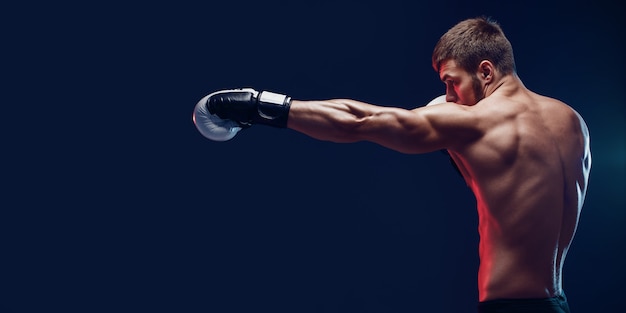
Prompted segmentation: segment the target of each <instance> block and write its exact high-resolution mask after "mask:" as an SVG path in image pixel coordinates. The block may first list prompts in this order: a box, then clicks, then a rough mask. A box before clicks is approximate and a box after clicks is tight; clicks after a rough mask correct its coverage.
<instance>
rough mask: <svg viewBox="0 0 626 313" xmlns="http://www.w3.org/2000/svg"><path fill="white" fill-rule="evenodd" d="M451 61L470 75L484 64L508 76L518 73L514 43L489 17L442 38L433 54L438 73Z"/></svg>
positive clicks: (467, 22)
mask: <svg viewBox="0 0 626 313" xmlns="http://www.w3.org/2000/svg"><path fill="white" fill-rule="evenodd" d="M448 60H454V61H455V62H456V63H457V64H458V65H459V66H460V67H461V68H462V69H464V70H465V71H467V72H474V71H476V69H477V68H478V65H479V64H480V62H481V61H482V60H489V61H491V62H492V63H493V64H494V66H495V67H496V68H497V69H498V70H499V71H501V72H503V73H504V74H505V75H506V74H511V73H513V72H515V59H514V58H513V47H512V46H511V43H510V42H509V40H508V39H507V38H506V36H505V35H504V32H503V31H502V28H501V27H500V25H499V24H498V23H497V22H496V21H494V20H492V19H491V18H487V17H477V18H472V19H467V20H464V21H461V22H459V23H458V24H456V25H455V26H454V27H452V28H450V30H448V31H447V32H446V33H445V34H443V36H441V38H440V39H439V42H437V45H435V49H434V51H433V57H432V62H433V68H434V69H435V71H437V72H439V68H440V66H441V63H443V62H445V61H448Z"/></svg>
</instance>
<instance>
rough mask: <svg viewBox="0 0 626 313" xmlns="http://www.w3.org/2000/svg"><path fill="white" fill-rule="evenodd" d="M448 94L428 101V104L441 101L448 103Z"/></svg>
mask: <svg viewBox="0 0 626 313" xmlns="http://www.w3.org/2000/svg"><path fill="white" fill-rule="evenodd" d="M446 102H447V101H446V95H441V96H439V97H437V98H435V99H432V100H430V102H428V104H427V105H426V106H429V105H435V104H440V103H446Z"/></svg>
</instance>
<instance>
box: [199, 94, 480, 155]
mask: <svg viewBox="0 0 626 313" xmlns="http://www.w3.org/2000/svg"><path fill="white" fill-rule="evenodd" d="M205 98H206V97H205ZM195 114H200V115H208V116H219V118H221V119H223V120H225V121H236V122H237V123H239V124H240V125H241V126H242V127H246V126H249V125H252V124H265V125H270V126H274V127H281V128H284V127H288V128H291V129H293V130H296V131H299V132H302V133H304V134H306V135H309V136H311V137H313V138H316V139H320V140H326V141H333V142H357V141H370V142H374V143H377V144H379V145H382V146H384V147H387V148H390V149H393V150H396V151H399V152H403V153H425V152H430V151H435V150H440V149H444V148H449V147H453V146H454V145H455V144H456V143H457V142H467V139H468V138H467V137H468V136H469V135H472V136H474V135H475V133H474V132H473V131H472V127H473V125H475V123H473V121H472V114H471V113H469V112H468V111H467V110H466V109H464V108H462V107H461V106H458V105H454V104H441V105H436V106H429V107H423V108H418V109H414V110H406V109H402V108H393V107H383V106H376V105H371V104H367V103H364V102H359V101H355V100H348V99H334V100H325V101H297V100H291V98H290V97H287V96H285V95H280V94H274V93H268V92H257V91H255V90H253V89H234V90H225V91H220V92H216V93H213V94H212V95H210V96H208V98H207V99H206V100H204V99H203V100H201V102H199V103H198V105H197V107H196V112H195ZM194 120H195V119H194ZM209 120H210V121H209V122H208V123H207V124H208V126H207V125H204V126H203V125H199V124H198V123H197V124H196V126H198V127H199V129H200V128H203V127H204V128H207V127H214V126H215V122H214V121H213V120H211V119H209ZM218 122H219V121H218ZM218 126H219V125H218Z"/></svg>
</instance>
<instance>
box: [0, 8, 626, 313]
mask: <svg viewBox="0 0 626 313" xmlns="http://www.w3.org/2000/svg"><path fill="white" fill-rule="evenodd" d="M575 3H576V2H574V3H572V2H570V1H560V2H552V1H505V2H500V1H480V2H475V3H472V2H470V1H445V0H444V1H422V2H419V3H418V1H397V0H388V1H378V2H372V1H317V2H315V3H314V2H311V3H306V4H304V3H298V4H296V3H295V2H292V1H231V2H224V3H220V4H214V3H211V2H208V1H207V2H206V3H203V4H199V2H191V3H188V2H182V1H176V2H174V1H172V2H164V1H158V2H145V3H138V2H132V1H129V2H125V3H114V2H97V3H89V4H87V3H85V2H79V3H71V2H54V3H52V2H48V3H43V4H41V3H40V4H38V3H34V2H28V3H23V4H20V5H19V6H18V5H7V6H6V7H5V8H4V9H3V10H2V13H0V14H2V16H3V18H2V22H1V23H2V25H3V39H2V40H3V44H2V50H3V55H4V57H3V60H2V61H3V62H2V64H3V70H2V73H3V75H2V76H3V80H4V82H3V86H2V89H3V92H2V114H1V115H0V116H1V118H2V123H1V124H2V141H3V142H2V144H3V149H2V155H3V162H2V176H1V177H2V180H3V188H2V202H1V208H0V212H1V216H0V223H1V225H0V226H1V227H0V232H1V233H0V235H1V236H0V243H1V247H0V249H1V250H0V260H1V261H0V262H1V263H0V264H1V267H0V286H1V288H2V290H1V293H0V308H2V310H3V311H7V312H51V311H58V312H461V313H463V312H473V311H474V308H475V303H476V299H477V291H476V270H477V266H478V259H477V241H478V235H477V218H476V211H475V200H474V197H473V195H472V194H471V193H470V191H469V190H468V189H467V188H466V187H465V185H464V183H463V181H462V179H461V178H460V177H458V176H457V174H456V173H455V172H454V170H453V169H452V168H451V167H450V166H449V163H448V161H447V160H446V158H445V157H444V156H443V155H442V154H439V153H430V154H424V155H404V154H400V153H397V152H394V151H390V150H387V149H384V148H382V147H380V146H377V145H374V144H371V143H355V144H333V143H328V142H321V141H316V140H314V139H311V138H309V137H307V136H305V135H302V134H299V133H296V132H294V131H291V130H281V129H274V128H270V127H265V126H254V127H253V128H251V129H248V130H245V131H243V132H241V133H239V134H238V135H237V137H235V138H234V139H233V140H231V141H228V142H221V143H219V142H212V141H209V140H208V139H205V138H204V137H202V136H201V135H200V133H198V132H197V131H196V129H195V127H194V125H193V123H192V121H191V113H192V111H193V107H194V105H195V104H196V102H197V101H198V100H199V99H200V98H201V97H203V96H204V95H206V94H208V93H210V92H213V91H216V90H220V89H225V88H237V87H253V88H256V89H258V90H271V91H274V92H280V93H286V94H289V95H291V96H292V97H293V98H295V99H302V100H313V99H330V98H351V99H356V100H360V101H365V102H369V103H374V104H379V105H387V106H399V107H404V108H414V107H416V106H421V105H424V104H425V103H427V102H428V101H429V100H430V99H432V98H434V97H436V96H438V95H440V94H442V93H443V92H444V88H443V84H441V82H440V81H439V80H438V77H437V75H436V73H435V72H434V71H433V70H432V68H431V65H430V55H431V52H432V48H433V47H434V45H435V43H436V41H437V39H438V38H439V36H441V35H442V34H443V33H444V32H445V31H446V30H447V29H448V28H450V27H451V26H453V25H454V24H455V23H457V22H459V21H460V20H462V19H465V18H469V17H475V16H479V15H488V16H492V17H493V18H495V19H496V20H498V21H499V22H500V23H501V25H502V27H503V29H504V31H505V32H506V34H507V36H508V38H509V39H510V41H511V42H512V44H513V47H514V49H515V56H516V61H517V66H518V74H519V76H520V77H521V78H522V80H523V81H524V83H525V84H526V86H527V87H528V88H530V89H532V90H534V91H536V92H538V93H541V94H545V95H548V96H552V97H555V98H558V99H561V100H563V101H565V102H567V103H568V104H570V105H571V106H572V107H574V108H575V109H576V110H578V111H579V112H580V113H581V114H582V115H583V116H584V117H585V119H586V120H587V122H588V124H589V128H590V130H591V136H592V148H593V162H594V163H593V169H592V173H591V180H590V185H589V192H588V198H587V202H586V205H585V208H584V210H583V212H582V216H581V222H580V225H579V229H578V234H577V236H576V238H575V241H574V243H573V245H572V248H571V250H570V253H569V256H568V259H567V262H566V265H565V274H564V275H565V276H564V287H565V290H566V292H567V295H568V297H569V299H570V304H571V307H572V311H573V312H607V311H611V309H616V308H618V307H621V306H622V305H621V303H622V302H623V299H622V297H623V294H624V291H625V288H624V281H625V278H626V277H625V273H626V268H625V267H624V262H623V259H622V258H621V256H622V255H623V254H624V252H625V250H626V244H625V241H624V240H625V230H624V226H625V222H626V213H625V209H626V205H625V196H624V192H625V188H624V179H625V178H626V177H625V176H626V175H624V174H625V153H624V151H625V142H626V138H625V126H624V125H625V119H626V116H625V102H624V85H625V79H624V69H625V66H624V29H625V28H624V18H625V16H624V11H623V9H622V8H621V6H620V5H619V3H617V2H616V1H593V2H589V3H588V4H585V5H581V4H575Z"/></svg>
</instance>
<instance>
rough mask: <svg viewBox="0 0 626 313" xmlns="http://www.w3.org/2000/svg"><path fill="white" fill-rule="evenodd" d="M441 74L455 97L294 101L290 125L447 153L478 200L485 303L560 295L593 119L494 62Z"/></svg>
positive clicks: (323, 136)
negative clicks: (387, 103) (387, 102)
mask: <svg viewBox="0 0 626 313" xmlns="http://www.w3.org/2000/svg"><path fill="white" fill-rule="evenodd" d="M439 74H440V78H441V79H442V81H443V82H444V83H445V84H446V100H447V101H448V103H444V104H438V105H434V106H427V107H420V108H417V109H414V110H405V109H401V108H391V107H381V106H376V105H371V104H367V103H363V102H358V101H354V100H347V99H336V100H327V101H295V100H294V101H292V105H291V110H290V112H289V119H288V121H289V122H288V123H289V124H288V127H289V128H291V129H294V130H297V131H299V132H302V133H305V134H307V135H309V136H311V137H313V138H317V139H320V140H327V141H333V142H356V141H371V142H374V143H377V144H380V145H382V146H384V147H387V148H390V149H393V150H396V151H399V152H402V153H411V154H414V153H426V152H431V151H436V150H440V149H447V150H448V151H449V152H450V155H451V156H452V158H453V159H454V160H455V162H456V163H457V165H458V166H459V169H460V171H461V173H462V174H463V176H464V178H465V180H466V182H467V184H468V186H469V187H470V188H471V189H472V191H473V192H474V194H475V196H476V201H477V211H478V217H479V234H480V244H479V256H480V267H479V272H478V290H479V301H486V300H493V299H515V298H546V297H553V296H557V295H561V294H562V269H563V262H564V260H565V256H566V254H567V250H568V248H569V246H570V243H571V241H572V238H573V237H574V233H575V232H576V227H577V224H578V218H579V214H580V211H581V209H582V204H583V201H584V198H585V193H586V189H587V180H588V175H589V170H590V167H591V154H590V150H589V134H588V131H587V127H586V125H585V123H584V121H583V120H582V118H580V116H579V115H578V114H577V113H576V112H575V111H574V110H572V109H571V108H570V107H569V106H567V105H566V104H564V103H562V102H560V101H558V100H555V99H551V98H548V97H544V96H541V95H538V94H536V93H534V92H532V91H530V90H528V89H527V88H526V87H525V86H524V84H523V83H522V81H521V80H520V79H519V77H518V76H517V75H516V74H514V73H513V74H507V75H503V74H501V73H500V72H498V70H497V69H496V68H495V67H494V66H493V64H491V63H490V62H489V61H483V62H481V65H480V66H479V68H478V69H477V70H476V72H475V73H468V72H466V71H464V70H462V69H460V68H458V67H457V66H456V63H455V62H454V61H453V60H450V61H447V62H445V63H444V64H443V65H442V67H441V70H440V73H439Z"/></svg>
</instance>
